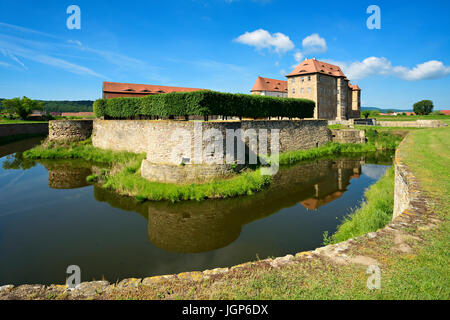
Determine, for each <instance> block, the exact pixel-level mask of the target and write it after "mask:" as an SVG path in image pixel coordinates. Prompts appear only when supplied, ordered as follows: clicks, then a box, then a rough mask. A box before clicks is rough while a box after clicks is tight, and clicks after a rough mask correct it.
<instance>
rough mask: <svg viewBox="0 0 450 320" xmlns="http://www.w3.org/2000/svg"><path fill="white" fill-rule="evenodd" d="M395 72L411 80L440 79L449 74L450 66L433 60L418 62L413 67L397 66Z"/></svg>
mask: <svg viewBox="0 0 450 320" xmlns="http://www.w3.org/2000/svg"><path fill="white" fill-rule="evenodd" d="M394 73H395V74H397V75H398V76H399V77H400V78H402V79H405V80H409V81H417V80H428V79H438V78H443V77H446V76H448V75H449V74H450V67H446V66H445V65H444V64H443V63H442V62H441V61H436V60H431V61H427V62H424V63H422V64H418V65H417V66H416V67H414V68H413V69H408V68H405V67H401V66H399V67H395V68H394Z"/></svg>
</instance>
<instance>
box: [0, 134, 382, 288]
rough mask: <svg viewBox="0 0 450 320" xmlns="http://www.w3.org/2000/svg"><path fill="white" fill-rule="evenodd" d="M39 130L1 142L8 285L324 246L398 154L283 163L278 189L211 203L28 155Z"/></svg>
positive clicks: (1, 270)
mask: <svg viewBox="0 0 450 320" xmlns="http://www.w3.org/2000/svg"><path fill="white" fill-rule="evenodd" d="M38 142H39V139H29V140H25V141H21V142H16V143H13V144H9V145H6V146H0V157H1V158H0V285H4V284H14V285H19V284H24V283H40V284H51V283H61V284H62V283H64V282H65V278H66V274H65V271H66V268H67V266H69V265H73V264H75V265H78V266H80V267H81V271H82V281H90V280H93V279H97V280H98V279H102V278H103V277H104V278H105V279H107V280H109V281H111V282H114V281H116V280H122V279H124V278H129V277H148V276H152V275H161V274H170V273H178V272H182V271H194V270H204V269H210V268H216V267H227V266H232V265H235V264H239V263H242V262H245V261H249V260H255V259H256V258H257V257H259V258H261V259H264V258H266V257H270V256H281V255H286V254H288V253H294V254H295V253H296V252H300V251H304V250H310V249H314V248H316V247H318V246H320V245H321V244H322V241H323V232H324V231H328V233H329V234H332V233H334V232H335V231H336V227H337V226H338V225H339V223H340V222H341V221H342V218H343V217H344V216H345V215H346V214H348V213H349V211H350V209H351V208H354V207H356V206H357V205H359V204H360V202H361V201H362V200H363V194H364V190H365V189H366V188H367V187H368V186H370V185H371V184H373V183H375V182H376V181H377V180H378V179H379V178H380V177H381V176H382V175H383V174H384V172H385V170H386V169H387V168H388V166H389V165H390V163H391V156H390V155H386V154H384V155H377V156H375V155H373V156H366V157H358V158H342V159H333V160H329V159H322V160H318V161H314V162H310V163H306V164H300V165H297V166H292V167H289V168H283V169H282V170H280V172H279V173H278V175H277V176H275V177H274V181H273V183H272V185H271V186H270V188H269V189H267V190H265V191H262V192H259V193H256V194H254V195H252V196H248V197H240V198H236V199H225V200H208V201H203V202H181V203H176V204H172V203H166V202H146V203H141V204H139V203H136V202H135V201H134V200H133V199H131V198H126V197H119V196H117V195H115V194H114V193H112V192H109V191H107V190H104V189H101V188H98V187H95V186H92V185H88V184H87V183H86V177H87V176H88V175H89V174H90V173H91V165H90V164H89V163H85V162H82V161H45V162H34V161H24V160H23V159H22V158H21V152H22V151H24V150H26V149H28V148H31V147H32V146H34V145H35V144H37V143H38Z"/></svg>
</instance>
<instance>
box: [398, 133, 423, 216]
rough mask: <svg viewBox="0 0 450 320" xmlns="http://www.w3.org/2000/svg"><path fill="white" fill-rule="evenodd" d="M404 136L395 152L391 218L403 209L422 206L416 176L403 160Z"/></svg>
mask: <svg viewBox="0 0 450 320" xmlns="http://www.w3.org/2000/svg"><path fill="white" fill-rule="evenodd" d="M406 139H407V138H405V139H404V140H403V141H402V143H401V144H400V146H399V147H398V149H397V151H396V152H395V160H394V167H395V189H394V212H393V219H395V218H396V217H398V216H399V215H400V214H402V213H403V212H404V211H407V210H412V209H414V208H419V207H423V203H422V201H423V200H421V195H420V191H419V183H418V181H417V179H416V177H415V176H414V175H413V174H412V172H411V171H410V170H409V168H408V166H407V165H406V164H405V163H404V162H403V153H404V151H403V150H402V148H401V146H402V144H403V143H404V142H405V141H406Z"/></svg>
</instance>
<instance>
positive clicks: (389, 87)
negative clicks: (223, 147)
mask: <svg viewBox="0 0 450 320" xmlns="http://www.w3.org/2000/svg"><path fill="white" fill-rule="evenodd" d="M73 4H75V5H78V6H79V7H80V9H81V29H80V30H69V29H68V28H67V26H66V20H67V18H68V17H69V14H67V13H66V10H67V8H68V7H69V6H70V5H73ZM372 4H376V5H378V6H379V7H380V9H381V29H380V30H370V29H368V28H367V26H366V20H367V19H368V17H369V16H370V14H367V13H366V10H367V8H368V6H369V5H372ZM448 12H450V1H446V0H443V1H431V0H429V1H406V0H405V1H402V0H397V1H375V0H371V1H361V0H359V1H346V2H345V6H344V5H342V4H341V3H340V2H338V1H325V0H324V1H321V2H320V3H318V2H316V1H299V0H297V1H283V0H209V1H207V0H179V1H170V0H167V1H143V0H142V1H133V0H128V1H100V0H90V1H84V0H71V1H64V0H58V1H50V0H47V1H45V0H40V1H35V0H21V1H6V0H0V97H3V98H12V97H16V96H23V95H26V96H28V97H31V98H34V99H49V100H50V99H51V100H83V99H97V98H99V97H101V86H102V81H117V82H131V83H146V84H161V85H174V86H186V87H196V88H206V89H213V90H219V91H226V92H244V93H249V91H250V89H251V87H252V86H253V84H254V82H255V79H256V77H257V76H258V75H260V76H264V77H270V78H277V79H285V78H284V74H287V73H289V72H290V71H291V70H292V69H293V67H294V66H295V64H297V61H301V60H302V59H304V58H305V57H307V58H312V57H316V58H317V59H320V60H325V61H329V62H334V63H337V64H339V65H340V66H341V67H342V68H343V69H344V71H345V73H346V75H347V76H348V77H349V78H350V80H351V81H352V82H353V83H357V84H358V85H359V86H360V87H361V88H362V90H363V91H362V105H363V106H367V107H381V108H402V109H411V106H412V104H413V103H414V102H416V101H418V100H422V99H431V100H433V101H434V103H435V107H436V108H437V109H450V19H449V18H448Z"/></svg>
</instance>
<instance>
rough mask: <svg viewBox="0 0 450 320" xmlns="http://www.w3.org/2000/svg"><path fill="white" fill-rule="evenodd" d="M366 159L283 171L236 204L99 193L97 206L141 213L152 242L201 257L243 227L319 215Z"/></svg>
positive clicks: (98, 190) (96, 191)
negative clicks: (284, 214)
mask: <svg viewBox="0 0 450 320" xmlns="http://www.w3.org/2000/svg"><path fill="white" fill-rule="evenodd" d="M365 163H366V158H365V157H361V158H357V159H335V160H329V159H324V160H318V161H314V162H309V163H305V164H302V165H298V166H292V167H289V168H283V169H281V170H280V171H279V172H278V174H277V175H276V176H275V177H274V178H273V182H272V184H271V185H270V187H269V188H268V189H266V190H264V191H261V192H258V193H255V194H254V195H252V196H245V197H238V198H233V199H221V200H207V201H202V202H197V201H184V202H179V203H169V202H145V203H138V202H136V201H135V200H133V199H132V198H128V197H121V196H118V195H116V194H115V193H113V192H110V191H107V190H104V189H101V188H98V187H95V188H94V194H95V198H96V199H97V200H98V201H106V202H108V203H109V204H110V205H112V206H113V207H117V208H120V209H122V210H126V211H135V212H138V213H140V214H141V215H142V216H144V217H145V218H146V219H147V220H148V238H149V240H150V242H151V243H153V244H154V245H155V246H157V247H159V248H161V249H164V250H167V251H170V252H178V253H199V252H206V251H211V250H215V249H218V248H222V247H225V246H227V245H229V244H230V243H232V242H233V241H235V240H236V239H237V238H238V237H239V235H240V233H241V230H242V227H243V226H244V225H246V224H248V223H250V222H252V221H255V220H258V219H262V218H264V217H267V216H270V215H272V214H274V213H276V212H279V211H280V210H281V209H283V208H287V207H292V206H294V205H296V204H298V203H300V204H301V205H302V206H304V207H305V208H307V209H314V210H315V209H317V208H319V207H320V206H323V205H325V204H327V203H329V202H331V201H333V200H336V199H337V198H339V197H341V196H342V195H343V193H344V192H345V191H346V190H347V186H348V185H349V184H350V180H351V179H354V178H358V177H359V176H360V175H361V165H364V164H365Z"/></svg>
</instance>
